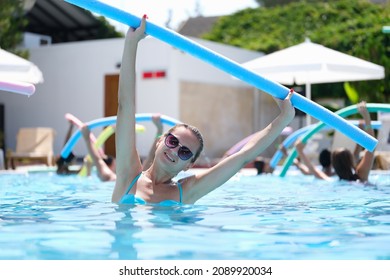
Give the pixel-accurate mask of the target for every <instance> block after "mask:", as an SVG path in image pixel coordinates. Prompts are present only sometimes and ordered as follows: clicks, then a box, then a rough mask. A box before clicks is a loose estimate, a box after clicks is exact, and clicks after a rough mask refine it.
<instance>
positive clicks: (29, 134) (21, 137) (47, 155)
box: [7, 127, 55, 169]
mask: <svg viewBox="0 0 390 280" xmlns="http://www.w3.org/2000/svg"><path fill="white" fill-rule="evenodd" d="M54 136H55V130H54V129H52V128H49V127H28V128H20V129H19V131H18V134H17V136H16V151H15V152H12V151H8V152H7V167H8V168H12V169H15V167H16V165H17V164H18V163H20V162H22V161H23V162H27V163H36V162H39V163H44V164H46V165H48V166H53V165H54V151H53V150H54V149H53V146H54Z"/></svg>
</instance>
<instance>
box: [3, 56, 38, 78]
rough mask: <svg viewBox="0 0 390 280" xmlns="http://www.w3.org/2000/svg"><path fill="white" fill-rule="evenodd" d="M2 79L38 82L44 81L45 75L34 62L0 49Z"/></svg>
mask: <svg viewBox="0 0 390 280" xmlns="http://www.w3.org/2000/svg"><path fill="white" fill-rule="evenodd" d="M0 81H15V82H26V83H31V84H38V83H42V82H43V75H42V72H41V70H39V68H38V67H37V66H36V65H35V64H34V63H32V62H30V61H28V60H26V59H24V58H21V57H19V56H17V55H15V54H12V53H10V52H7V51H5V50H3V49H0Z"/></svg>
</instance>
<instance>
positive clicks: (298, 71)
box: [242, 39, 385, 124]
mask: <svg viewBox="0 0 390 280" xmlns="http://www.w3.org/2000/svg"><path fill="white" fill-rule="evenodd" d="M242 65H243V66H244V67H246V68H248V69H250V70H252V71H254V72H256V73H258V74H260V75H261V76H263V77H265V78H267V79H269V80H272V81H275V82H278V83H280V84H283V85H293V84H297V85H306V97H307V98H309V99H311V89H310V85H311V84H321V83H335V82H348V81H365V80H379V79H383V78H384V77H385V69H384V67H382V66H380V65H377V64H374V63H371V62H368V61H365V60H363V59H360V58H357V57H354V56H351V55H348V54H344V53H342V52H338V51H335V50H333V49H329V48H326V47H324V46H322V45H319V44H315V43H312V42H310V40H309V39H306V41H305V42H304V43H301V44H298V45H295V46H292V47H289V48H286V49H283V50H280V51H276V52H274V53H271V54H269V55H265V56H262V57H260V58H256V59H254V60H251V61H248V62H246V63H243V64H242ZM307 120H308V124H310V116H308V119H307Z"/></svg>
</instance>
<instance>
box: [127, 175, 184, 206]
mask: <svg viewBox="0 0 390 280" xmlns="http://www.w3.org/2000/svg"><path fill="white" fill-rule="evenodd" d="M141 174H142V172H141V173H140V174H138V175H137V176H136V177H135V178H134V179H133V181H132V182H131V183H130V186H129V187H128V188H127V190H126V192H125V194H124V195H123V196H122V198H121V200H120V201H119V204H148V202H146V201H145V200H144V199H143V198H141V197H138V196H135V195H134V194H132V193H129V191H130V190H131V188H132V187H133V186H134V184H135V183H136V182H137V181H138V178H139V177H140V176H141ZM177 187H178V188H179V192H180V202H177V201H175V200H163V201H160V202H158V203H151V204H157V205H161V206H172V205H180V204H181V203H182V202H181V201H182V194H183V191H182V188H181V184H180V183H179V182H177Z"/></svg>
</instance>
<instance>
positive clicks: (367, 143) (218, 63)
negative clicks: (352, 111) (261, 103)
mask: <svg viewBox="0 0 390 280" xmlns="http://www.w3.org/2000/svg"><path fill="white" fill-rule="evenodd" d="M65 1H66V2H69V3H71V4H74V5H76V6H79V7H82V8H84V9H87V10H89V11H91V12H93V13H97V14H100V15H102V16H105V17H108V18H111V19H113V20H116V21H118V22H121V23H123V24H126V25H128V26H131V27H138V26H139V25H140V22H141V19H140V18H139V17H136V16H134V15H132V14H130V13H127V12H124V11H122V10H120V9H117V8H115V7H112V6H109V5H107V4H105V3H102V2H99V1H97V0H65ZM145 33H146V34H148V35H151V36H153V37H155V38H157V39H159V40H161V41H163V42H165V43H167V44H170V45H171V46H173V47H175V48H177V49H179V50H182V51H184V52H186V53H189V54H191V55H193V56H195V57H197V58H199V59H200V60H202V61H205V62H207V63H209V64H211V65H213V66H215V67H217V68H219V69H221V70H223V71H225V72H226V73H229V74H230V75H232V76H235V77H236V78H238V79H240V80H242V81H245V82H247V83H248V84H251V85H253V86H255V87H256V88H258V89H260V90H262V91H265V92H267V93H269V94H271V95H273V96H274V97H276V98H279V99H284V98H285V97H286V96H287V94H288V92H289V89H288V88H286V87H284V86H282V85H280V84H278V83H276V82H272V81H270V80H268V79H266V78H264V77H262V76H260V75H258V74H256V73H255V72H253V71H251V70H249V69H246V68H244V67H242V66H241V65H240V64H238V63H236V62H234V61H232V60H230V59H228V58H226V57H224V56H222V55H220V54H218V53H215V52H213V51H211V50H209V49H207V48H205V47H203V46H202V45H200V44H197V43H196V42H193V41H191V40H189V39H187V38H186V37H184V36H182V35H180V34H178V33H176V32H174V31H172V30H170V29H167V28H164V27H160V26H158V25H155V24H153V23H152V22H149V21H148V22H147V23H146V30H145ZM291 102H292V104H293V105H294V107H296V108H298V109H300V110H301V111H303V112H305V113H307V114H310V115H311V116H313V117H314V118H316V119H318V120H321V121H322V122H324V123H326V124H328V125H329V126H331V127H333V128H335V129H337V130H339V131H340V132H342V133H344V134H345V135H346V136H348V137H350V138H352V139H353V140H354V141H356V142H357V143H358V144H360V145H361V146H363V147H364V148H366V149H367V150H369V151H373V150H374V149H375V146H376V145H377V142H378V141H377V140H376V139H375V138H374V137H372V136H371V135H369V134H367V133H365V132H363V131H362V130H360V129H359V128H357V127H355V126H353V125H351V124H349V123H348V122H347V121H345V120H344V119H343V118H341V117H339V116H338V115H336V114H333V113H332V112H331V111H329V110H328V109H326V108H324V107H322V106H320V105H318V104H316V103H315V102H313V101H311V100H309V99H307V98H305V97H303V96H301V95H300V94H297V93H295V94H294V95H293V97H292V98H291Z"/></svg>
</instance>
